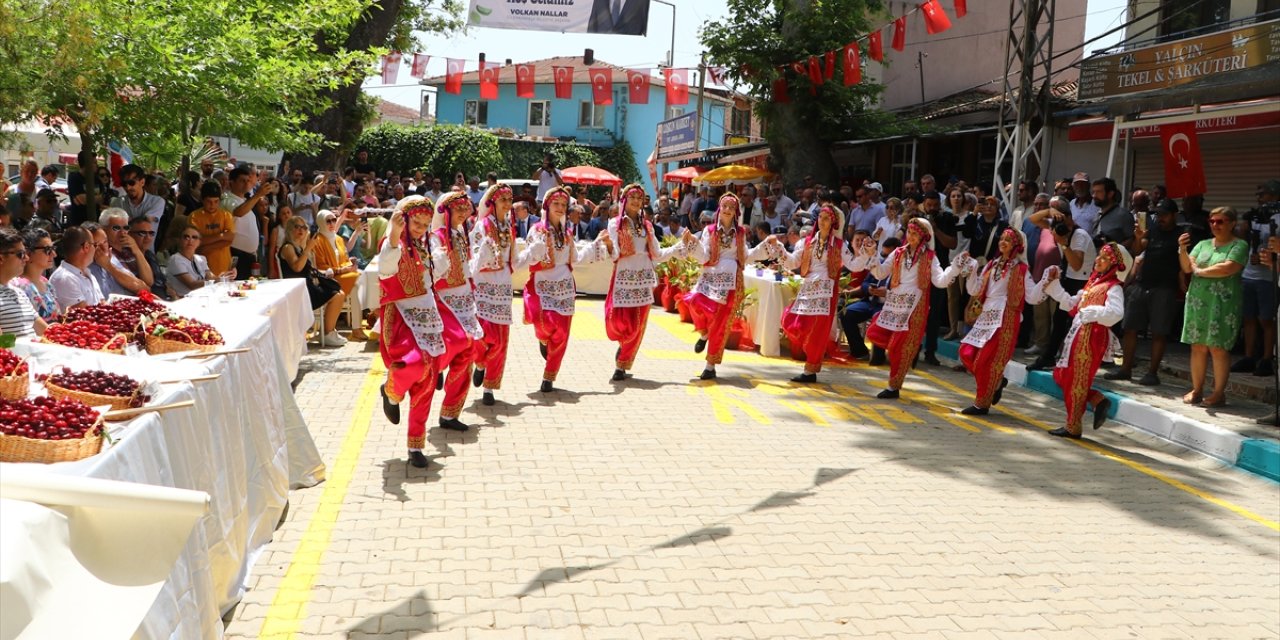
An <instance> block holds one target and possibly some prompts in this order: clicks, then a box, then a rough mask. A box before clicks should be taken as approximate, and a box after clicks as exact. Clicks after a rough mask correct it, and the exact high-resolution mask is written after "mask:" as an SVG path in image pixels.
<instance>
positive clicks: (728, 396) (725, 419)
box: [685, 384, 773, 424]
mask: <svg viewBox="0 0 1280 640" xmlns="http://www.w3.org/2000/svg"><path fill="white" fill-rule="evenodd" d="M685 389H686V392H687V393H688V394H689V395H691V396H697V395H702V396H705V397H706V398H707V399H708V400H710V401H711V410H712V412H713V413H714V414H715V416H716V420H717V421H718V422H719V423H720V424H734V423H735V422H736V420H734V419H733V410H734V409H737V410H739V411H741V412H743V413H745V414H747V417H748V418H751V419H752V420H755V421H756V422H759V423H760V424H773V420H771V419H769V416H766V415H765V414H763V413H760V411H759V410H758V409H756V408H755V407H754V406H752V405H751V403H749V402H744V401H742V400H739V399H738V398H743V397H746V395H747V392H746V391H743V390H742V389H734V388H731V387H721V386H717V385H715V384H691V385H689V386H687V387H685Z"/></svg>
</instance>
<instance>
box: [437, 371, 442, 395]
mask: <svg viewBox="0 0 1280 640" xmlns="http://www.w3.org/2000/svg"><path fill="white" fill-rule="evenodd" d="M441 389H444V374H443V373H437V374H436V391H440V390H441Z"/></svg>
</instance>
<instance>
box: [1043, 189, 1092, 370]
mask: <svg viewBox="0 0 1280 640" xmlns="http://www.w3.org/2000/svg"><path fill="white" fill-rule="evenodd" d="M1031 222H1032V223H1034V224H1035V225H1036V226H1037V227H1040V228H1041V229H1048V230H1049V231H1050V232H1052V237H1053V242H1054V244H1056V245H1058V251H1059V252H1061V253H1062V263H1063V265H1062V266H1063V273H1062V277H1061V278H1060V281H1061V283H1062V288H1063V289H1065V290H1066V292H1067V294H1068V295H1075V294H1076V293H1078V292H1079V291H1080V289H1081V288H1083V287H1084V285H1085V283H1086V282H1088V280H1089V271H1090V269H1092V268H1093V260H1094V258H1095V257H1097V253H1098V251H1097V248H1096V247H1095V246H1094V244H1093V238H1091V237H1089V233H1088V232H1086V231H1085V230H1084V229H1082V228H1080V227H1078V226H1076V221H1075V217H1074V216H1073V215H1072V212H1071V202H1070V201H1068V200H1066V199H1064V198H1061V197H1056V196H1055V197H1054V198H1053V199H1052V200H1050V201H1049V208H1048V209H1046V210H1044V211H1037V212H1036V213H1033V214H1031ZM1070 329H1071V315H1070V314H1069V313H1067V311H1066V310H1064V309H1062V308H1059V309H1058V310H1057V311H1055V312H1054V314H1053V333H1052V334H1050V336H1049V344H1048V345H1047V346H1046V347H1045V349H1044V351H1042V352H1040V355H1038V356H1037V357H1036V360H1035V362H1033V363H1031V365H1030V366H1028V367H1027V370H1028V371H1044V370H1049V369H1053V367H1054V364H1055V363H1056V362H1057V357H1058V350H1059V349H1060V348H1061V347H1062V343H1063V342H1064V341H1065V340H1066V338H1067V331H1068V330H1070Z"/></svg>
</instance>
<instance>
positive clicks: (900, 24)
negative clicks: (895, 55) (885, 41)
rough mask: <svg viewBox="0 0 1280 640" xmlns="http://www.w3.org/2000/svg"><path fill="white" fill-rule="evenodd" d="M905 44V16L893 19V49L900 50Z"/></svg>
mask: <svg viewBox="0 0 1280 640" xmlns="http://www.w3.org/2000/svg"><path fill="white" fill-rule="evenodd" d="M905 46H907V17H906V16H902V17H901V18H898V19H897V20H894V21H893V50H894V51H902V49H903V47H905Z"/></svg>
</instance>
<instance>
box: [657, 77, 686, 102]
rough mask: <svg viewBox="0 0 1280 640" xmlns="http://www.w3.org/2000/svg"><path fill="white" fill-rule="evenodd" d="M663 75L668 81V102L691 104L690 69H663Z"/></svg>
mask: <svg viewBox="0 0 1280 640" xmlns="http://www.w3.org/2000/svg"><path fill="white" fill-rule="evenodd" d="M662 76H663V80H665V81H666V83H667V104H668V105H673V104H689V70H688V69H663V70H662Z"/></svg>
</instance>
